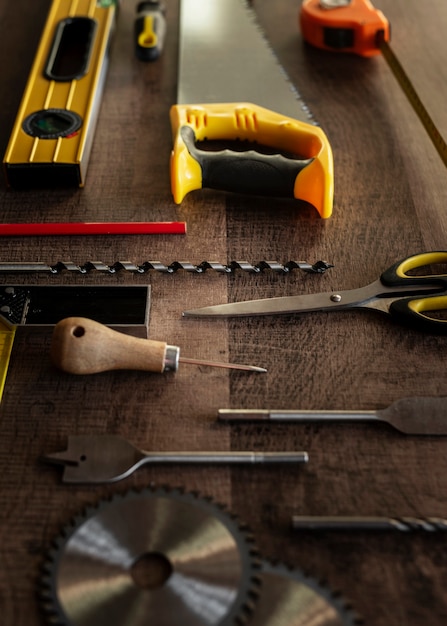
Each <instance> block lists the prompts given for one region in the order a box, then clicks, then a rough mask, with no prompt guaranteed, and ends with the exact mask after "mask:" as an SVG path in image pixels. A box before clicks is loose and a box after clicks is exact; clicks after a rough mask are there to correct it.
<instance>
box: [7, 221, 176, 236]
mask: <svg viewBox="0 0 447 626" xmlns="http://www.w3.org/2000/svg"><path fill="white" fill-rule="evenodd" d="M185 233H186V222H72V223H70V222H65V223H64V222H60V223H58V222H53V223H49V224H48V223H47V224H0V236H1V235H8V236H15V235H19V236H22V235H184V234H185Z"/></svg>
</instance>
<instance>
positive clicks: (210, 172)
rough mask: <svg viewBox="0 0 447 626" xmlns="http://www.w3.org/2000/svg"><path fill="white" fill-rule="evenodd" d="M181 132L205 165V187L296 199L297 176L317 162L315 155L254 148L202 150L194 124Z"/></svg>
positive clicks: (202, 164) (203, 178) (190, 150)
mask: <svg viewBox="0 0 447 626" xmlns="http://www.w3.org/2000/svg"><path fill="white" fill-rule="evenodd" d="M180 133H181V137H182V139H183V141H184V143H185V145H186V147H187V149H188V152H189V154H190V155H191V157H192V158H194V159H195V160H196V161H197V163H198V164H199V165H200V167H201V170H202V187H203V188H205V187H206V188H209V189H217V190H220V191H231V192H235V193H242V194H251V195H264V196H274V197H282V198H293V197H294V186H295V180H296V177H297V176H298V174H299V173H300V172H301V171H302V170H303V169H304V168H305V167H307V166H308V165H310V163H312V161H313V159H312V158H311V159H293V158H288V157H285V156H283V155H282V154H278V153H276V154H264V153H261V152H258V151H256V150H252V149H249V150H243V151H236V150H229V149H223V150H218V151H214V152H213V151H209V150H202V149H200V148H198V147H197V146H196V141H195V139H196V138H195V134H194V130H193V129H192V128H191V127H190V126H182V128H181V129H180Z"/></svg>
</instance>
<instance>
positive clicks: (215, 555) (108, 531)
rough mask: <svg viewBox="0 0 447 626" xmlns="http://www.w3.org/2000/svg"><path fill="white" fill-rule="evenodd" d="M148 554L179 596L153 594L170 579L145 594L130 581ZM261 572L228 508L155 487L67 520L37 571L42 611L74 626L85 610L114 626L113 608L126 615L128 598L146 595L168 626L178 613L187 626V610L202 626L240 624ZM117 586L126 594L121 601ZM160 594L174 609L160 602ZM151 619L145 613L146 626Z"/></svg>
mask: <svg viewBox="0 0 447 626" xmlns="http://www.w3.org/2000/svg"><path fill="white" fill-rule="evenodd" d="M152 528H154V529H156V530H152ZM147 554H149V555H151V554H152V555H153V554H158V555H160V556H161V557H163V559H166V563H167V564H168V565H169V567H170V571H169V572H168V574H167V577H168V578H169V579H170V577H171V575H172V576H175V579H174V580H175V585H174V587H175V590H176V591H175V593H174V591H173V589H174V587H172V586H170V585H169V586H168V585H166V587H164V588H163V593H162V594H161V595H160V594H158V587H159V586H160V585H161V586H164V583H165V581H166V580H168V578H166V579H163V581H162V582H161V583H160V582H157V583H156V585H154V586H149V587H144V585H143V584H140V583H139V582H138V581H137V580H136V579H135V578H134V574H133V569H132V568H133V567H134V566H135V564H136V563H137V562H138V561H139V559H140V558H142V557H144V556H146V555H147ZM259 570H260V559H259V558H258V552H257V550H256V549H255V546H254V543H253V539H252V537H251V536H250V535H249V534H248V533H247V535H246V534H245V532H244V530H243V529H242V525H240V524H239V522H238V519H237V516H233V515H230V513H228V512H227V507H226V505H222V504H220V503H217V502H215V501H214V499H213V498H212V497H210V496H203V495H201V494H200V493H199V492H188V491H186V490H185V489H183V488H181V487H180V488H177V487H175V488H171V487H166V486H162V487H159V486H155V485H151V486H150V487H144V488H142V489H130V490H128V491H126V492H125V493H116V494H114V495H112V496H111V497H110V498H105V499H102V500H100V501H98V502H97V503H96V504H95V505H88V506H86V507H85V508H84V511H83V513H81V514H79V515H76V516H74V517H72V519H71V521H70V522H69V523H68V524H66V525H65V526H64V528H63V529H62V530H61V531H60V533H59V535H58V537H57V538H56V539H55V540H54V541H53V542H52V544H51V546H50V548H49V549H48V552H47V555H46V559H45V561H44V563H43V564H42V570H41V575H40V579H39V590H38V597H39V605H40V607H41V609H42V611H43V613H44V614H45V617H46V619H47V621H48V623H49V624H54V625H57V626H79V625H80V624H83V623H84V621H83V619H84V618H81V615H83V611H87V612H88V613H89V619H90V618H91V619H96V617H95V615H96V616H97V613H96V612H97V611H98V610H100V611H101V612H102V611H105V613H108V615H109V617H110V619H109V624H110V626H113V625H114V624H119V623H120V621H119V620H120V618H119V617H115V615H119V611H118V613H115V608H116V606H115V604H116V603H118V604H119V603H120V602H121V603H122V602H124V604H121V605H120V607H119V608H120V610H121V611H124V612H125V613H126V612H128V611H129V610H131V608H132V606H128V605H127V603H128V602H129V599H128V598H132V599H133V600H132V601H137V600H136V598H137V597H138V598H140V600H143V597H144V598H145V600H144V602H147V597H148V596H147V594H148V593H150V594H151V596H150V597H151V602H150V607H152V610H154V609H153V607H154V606H155V608H157V603H158V604H160V602H163V611H165V612H166V611H167V613H166V615H168V618H167V620H168V621H166V620H165V621H163V624H165V625H167V624H168V623H169V624H171V623H172V626H177V624H178V621H177V620H178V610H177V609H179V608H180V611H181V612H183V613H184V614H185V615H184V617H185V622H186V623H187V621H188V617H187V616H188V615H189V612H190V611H192V612H193V613H192V614H194V616H195V621H194V623H195V624H198V625H200V624H202V623H203V624H204V625H205V624H210V623H213V624H214V623H215V624H216V626H232V625H234V624H236V623H240V624H245V623H247V618H248V615H250V613H251V612H252V610H253V606H254V604H255V598H256V596H257V593H258V589H259V580H260V578H259ZM159 571H160V570H158V572H157V576H158V575H160V574H159ZM117 575H118V578H117ZM118 579H119V581H121V582H119V589H118V587H116V584H117V583H116V581H117V580H118ZM87 581H88V585H87ZM107 581H108V582H107ZM83 583H85V584H83ZM195 583H197V584H195ZM151 584H152V583H151ZM173 584H174V583H173ZM86 585H87V586H86ZM104 585H105V586H104ZM122 585H124V588H129V589H132V593H131V594H130V595H129V594H122V593H121V591H120V590H122V588H123V587H122ZM82 589H83V590H84V591H82ZM79 594H81V595H79ZM85 594H87V596H88V597H86V596H85ZM166 594H167V596H168V597H170V598H171V600H172V602H171V603H169V602H168V603H166V601H165V598H166ZM201 594H203V595H201ZM123 598H124V600H123ZM171 604H172V606H171ZM111 606H113V607H114V609H113V610H111V608H110V607H111ZM159 608H160V607H159ZM148 610H149V609H148ZM157 610H158V609H157ZM92 611H93V616H92V615H91V614H90V613H91V612H92ZM101 614H104V613H101ZM174 614H175V618H172V620H171V617H172V616H173V615H174ZM157 615H158V613H157ZM210 616H211V617H210ZM147 619H148V618H147V616H146V614H145V615H144V620H145V621H144V623H147ZM157 619H158V618H157ZM210 619H211V621H210ZM78 620H80V621H78ZM114 620H115V621H114ZM116 620H118V621H116ZM202 620H204V621H202ZM91 623H92V622H91ZM142 623H143V622H140V621H137V622H136V626H139V625H140V624H142Z"/></svg>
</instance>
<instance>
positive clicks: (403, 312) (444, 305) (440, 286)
mask: <svg viewBox="0 0 447 626" xmlns="http://www.w3.org/2000/svg"><path fill="white" fill-rule="evenodd" d="M441 263H442V264H447V252H446V251H439V252H423V253H421V254H415V255H413V256H410V257H407V258H406V259H403V260H402V261H399V262H398V263H396V264H395V265H393V266H392V267H390V268H389V269H388V270H386V272H384V273H383V274H382V276H381V280H382V282H383V283H384V284H385V285H387V286H388V287H396V286H399V287H400V286H405V285H408V286H411V285H414V286H415V291H417V287H418V286H419V287H421V286H422V285H424V284H427V285H429V284H432V285H433V291H434V292H435V293H434V294H433V295H426V296H424V297H414V296H413V297H408V298H400V299H396V300H395V301H394V302H392V303H391V305H390V313H391V315H393V316H394V317H396V318H397V319H398V320H399V321H401V322H406V323H408V324H411V325H412V326H414V327H416V328H419V329H420V330H423V331H425V332H430V333H434V334H447V318H445V319H441V318H436V317H434V316H429V315H426V313H428V312H431V313H433V312H441V311H445V312H446V313H447V274H424V275H417V276H416V275H413V276H411V275H409V272H411V271H412V270H415V269H418V268H422V267H424V266H427V265H439V264H441ZM440 292H441V293H440Z"/></svg>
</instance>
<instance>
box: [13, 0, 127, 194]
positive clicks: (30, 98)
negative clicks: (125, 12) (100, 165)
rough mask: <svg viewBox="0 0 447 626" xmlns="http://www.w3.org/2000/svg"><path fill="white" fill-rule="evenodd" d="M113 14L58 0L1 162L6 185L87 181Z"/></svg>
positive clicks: (85, 2)
mask: <svg viewBox="0 0 447 626" xmlns="http://www.w3.org/2000/svg"><path fill="white" fill-rule="evenodd" d="M116 11H117V2H105V1H104V0H78V1H77V2H73V0H53V3H52V5H51V8H50V12H49V14H48V18H47V21H46V24H45V27H44V30H43V33H42V36H41V39H40V42H39V46H38V49H37V52H36V56H35V58H34V63H33V67H32V69H31V72H30V75H29V77H28V82H27V85H26V88H25V91H24V94H23V97H22V102H21V104H20V107H19V111H18V114H17V117H16V120H15V123H14V127H13V130H12V133H11V137H10V140H9V144H8V147H7V149H6V153H5V157H4V160H3V164H4V172H5V176H6V182H7V184H8V185H9V186H11V187H15V188H30V187H60V186H63V187H83V186H84V183H85V177H86V172H87V165H88V160H89V157H90V152H91V147H92V143H93V135H94V132H95V127H96V122H97V118H98V113H99V106H100V101H101V98H102V93H103V89H104V83H105V76H106V72H107V67H108V56H109V48H110V41H111V37H112V35H113V31H114V26H115V21H116Z"/></svg>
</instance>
